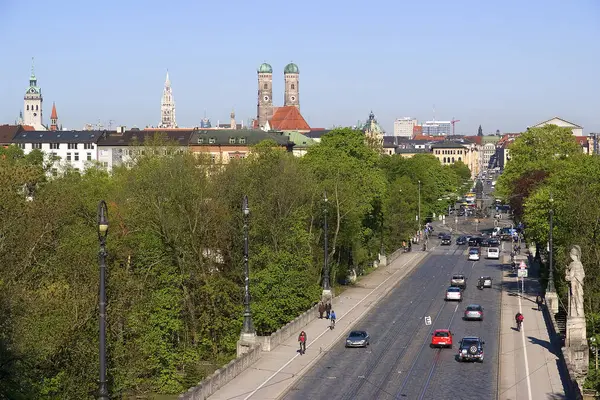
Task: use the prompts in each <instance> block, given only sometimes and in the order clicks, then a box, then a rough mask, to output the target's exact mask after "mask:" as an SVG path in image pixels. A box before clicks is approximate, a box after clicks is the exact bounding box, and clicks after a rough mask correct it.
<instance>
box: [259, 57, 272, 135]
mask: <svg viewBox="0 0 600 400" xmlns="http://www.w3.org/2000/svg"><path fill="white" fill-rule="evenodd" d="M257 72H258V105H257V113H256V114H257V115H256V118H257V119H258V126H259V127H260V128H262V127H264V126H265V125H266V123H267V122H268V121H269V120H270V119H271V118H272V117H273V68H272V67H271V66H270V65H269V64H267V63H263V64H261V65H260V67H258V71H257Z"/></svg>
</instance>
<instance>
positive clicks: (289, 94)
mask: <svg viewBox="0 0 600 400" xmlns="http://www.w3.org/2000/svg"><path fill="white" fill-rule="evenodd" d="M283 76H284V78H285V95H284V99H283V105H284V106H294V107H296V108H298V109H300V88H299V84H300V82H299V78H300V69H299V68H298V66H297V65H296V64H294V63H289V64H288V65H286V66H285V69H284V70H283Z"/></svg>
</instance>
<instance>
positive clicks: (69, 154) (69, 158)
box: [67, 153, 71, 161]
mask: <svg viewBox="0 0 600 400" xmlns="http://www.w3.org/2000/svg"><path fill="white" fill-rule="evenodd" d="M67 161H71V153H67Z"/></svg>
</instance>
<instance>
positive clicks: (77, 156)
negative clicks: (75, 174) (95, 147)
mask: <svg viewBox="0 0 600 400" xmlns="http://www.w3.org/2000/svg"><path fill="white" fill-rule="evenodd" d="M75 161H79V153H75Z"/></svg>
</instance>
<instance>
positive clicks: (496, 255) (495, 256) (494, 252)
mask: <svg viewBox="0 0 600 400" xmlns="http://www.w3.org/2000/svg"><path fill="white" fill-rule="evenodd" d="M486 258H487V259H490V260H499V259H500V249H498V248H497V247H488V249H487V256H486Z"/></svg>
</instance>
